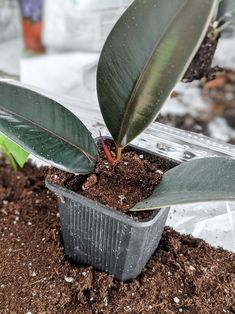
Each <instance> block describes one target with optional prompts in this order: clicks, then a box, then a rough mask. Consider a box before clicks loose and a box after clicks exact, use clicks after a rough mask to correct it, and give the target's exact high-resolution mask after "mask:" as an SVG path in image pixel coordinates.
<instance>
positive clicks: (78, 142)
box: [0, 81, 97, 173]
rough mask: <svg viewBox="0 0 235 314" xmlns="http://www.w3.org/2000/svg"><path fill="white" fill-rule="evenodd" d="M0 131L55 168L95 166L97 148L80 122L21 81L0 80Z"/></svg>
mask: <svg viewBox="0 0 235 314" xmlns="http://www.w3.org/2000/svg"><path fill="white" fill-rule="evenodd" d="M0 131H1V132H2V133H4V134H5V135H7V136H8V137H9V138H10V139H12V140H13V141H14V142H16V143H17V144H19V145H20V146H21V147H23V148H24V149H25V150H26V151H28V152H31V153H33V154H34V155H36V156H38V157H39V158H41V159H43V160H45V161H47V162H49V163H51V164H53V165H54V166H55V167H57V168H60V169H63V170H66V171H69V172H74V173H87V172H91V171H92V170H93V168H94V165H95V162H96V159H97V148H96V145H95V142H94V140H93V139H92V137H91V134H90V133H89V131H88V130H87V129H86V127H85V126H84V125H83V124H82V122H81V121H80V120H79V119H78V118H77V117H76V116H75V115H74V114H72V113H71V112H70V111H69V110H67V109H66V108H65V107H63V106H62V105H60V104H59V103H58V102H56V101H54V100H52V99H50V98H48V97H46V96H44V95H42V94H40V93H37V92H35V91H33V90H30V89H28V88H26V87H24V85H23V84H19V83H12V82H11V83H9V82H5V81H0Z"/></svg>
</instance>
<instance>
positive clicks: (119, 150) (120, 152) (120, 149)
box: [116, 146, 122, 161]
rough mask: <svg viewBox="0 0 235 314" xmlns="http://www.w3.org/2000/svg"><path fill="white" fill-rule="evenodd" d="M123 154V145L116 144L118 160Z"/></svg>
mask: <svg viewBox="0 0 235 314" xmlns="http://www.w3.org/2000/svg"><path fill="white" fill-rule="evenodd" d="M121 156H122V147H120V146H116V161H119V160H120V159H121Z"/></svg>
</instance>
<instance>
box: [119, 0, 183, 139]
mask: <svg viewBox="0 0 235 314" xmlns="http://www.w3.org/2000/svg"><path fill="white" fill-rule="evenodd" d="M186 4H187V1H186V2H185V3H184V4H183V5H182V6H181V7H180V8H179V10H178V11H177V12H176V14H175V15H174V16H173V17H172V19H171V21H170V23H169V25H168V27H167V28H166V30H165V32H163V34H162V36H161V37H160V38H159V40H158V41H157V42H156V43H155V45H154V47H153V49H152V52H151V54H150V56H149V58H148V59H147V61H146V63H145V65H144V67H143V71H141V74H140V76H139V77H138V79H137V81H136V83H135V85H134V87H133V89H132V92H131V95H130V97H129V99H128V100H127V104H126V105H125V106H124V108H126V110H125V112H124V115H123V118H122V122H121V125H120V131H119V135H118V139H117V143H118V144H120V136H121V135H122V130H123V124H124V122H125V121H126V118H127V114H128V112H129V108H130V106H131V105H132V101H133V99H134V98H135V96H136V94H137V91H138V87H139V86H140V84H141V83H142V80H143V77H144V75H145V73H146V71H147V70H148V67H149V64H151V60H152V59H153V57H154V53H155V51H156V49H157V46H158V44H159V43H160V42H161V40H162V38H164V36H165V34H166V33H167V31H168V29H169V28H170V27H171V25H172V23H173V21H174V20H175V19H176V18H177V16H178V14H179V13H180V12H181V10H182V9H183V8H184V7H185V6H186Z"/></svg>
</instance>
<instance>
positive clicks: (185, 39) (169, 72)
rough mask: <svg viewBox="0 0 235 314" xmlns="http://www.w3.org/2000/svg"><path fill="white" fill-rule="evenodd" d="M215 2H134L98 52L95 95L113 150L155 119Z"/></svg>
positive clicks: (200, 38) (195, 47)
mask: <svg viewBox="0 0 235 314" xmlns="http://www.w3.org/2000/svg"><path fill="white" fill-rule="evenodd" d="M216 3H217V1H216V0H203V1H192V0H174V1H167V0H135V1H134V2H133V3H132V4H131V5H130V6H129V8H128V9H127V10H126V11H125V12H124V14H123V15H122V16H121V18H120V19H119V20H118V22H117V23H116V25H115V26H114V28H113V30H112V31H111V33H110V35H109V37H108V38H107V40H106V42H105V45H104V47H103V50H102V53H101V56H100V60H99V64H98V70H97V93H98V99H99V104H100V108H101V112H102V115H103V118H104V120H105V123H106V125H107V127H108V129H109V131H110V133H111V134H112V136H113V138H114V140H115V142H116V144H117V146H119V147H123V146H125V145H127V144H128V143H129V142H130V141H132V140H133V139H134V138H135V137H136V136H137V135H138V134H140V133H141V132H142V131H143V130H144V129H145V128H146V127H147V126H148V125H149V124H150V123H151V122H152V121H153V120H154V118H155V117H156V115H157V114H158V113H159V111H160V109H161V107H162V105H163V103H164V102H165V100H166V99H167V97H168V96H169V94H170V93H171V91H172V89H173V87H174V86H175V84H176V83H177V81H179V80H180V79H181V77H182V76H183V74H184V72H185V71H186V69H187V67H188V65H189V64H190V62H191V61H192V59H193V57H194V55H195V53H196V51H197V49H198V48H199V45H200V43H201V41H202V39H203V37H204V35H205V32H206V30H207V28H208V26H209V23H210V20H211V17H212V15H213V11H214V9H215V7H216Z"/></svg>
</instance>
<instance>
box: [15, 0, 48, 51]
mask: <svg viewBox="0 0 235 314" xmlns="http://www.w3.org/2000/svg"><path fill="white" fill-rule="evenodd" d="M19 4H20V9H21V15H22V32H23V38H24V43H25V48H26V49H27V50H30V51H33V52H36V53H41V52H44V47H43V44H42V41H41V34H42V26H43V23H42V0H19Z"/></svg>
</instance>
